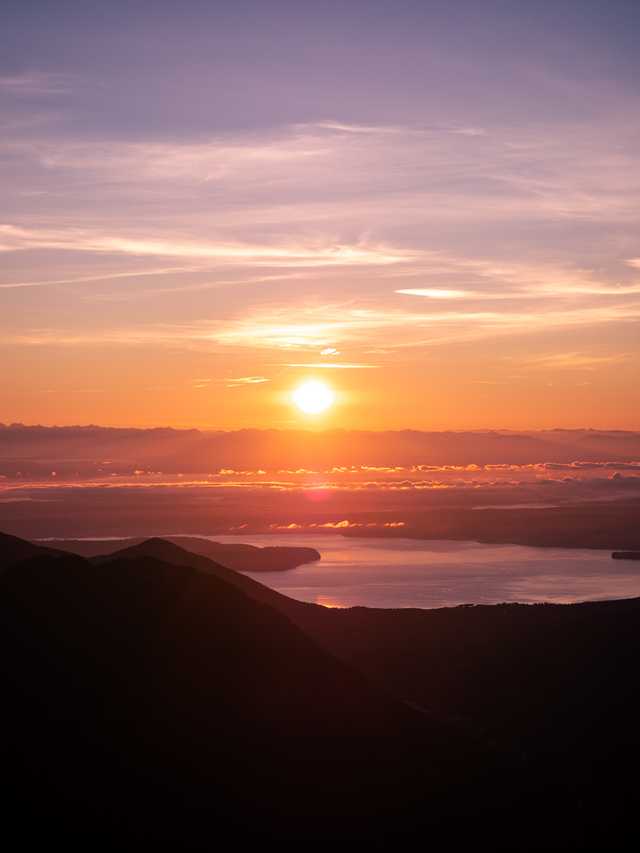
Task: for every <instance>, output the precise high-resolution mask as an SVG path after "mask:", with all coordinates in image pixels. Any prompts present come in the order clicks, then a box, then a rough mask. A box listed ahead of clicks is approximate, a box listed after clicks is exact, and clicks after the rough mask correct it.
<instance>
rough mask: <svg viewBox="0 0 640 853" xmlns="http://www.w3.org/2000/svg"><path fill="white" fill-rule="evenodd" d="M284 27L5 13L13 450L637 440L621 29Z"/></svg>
mask: <svg viewBox="0 0 640 853" xmlns="http://www.w3.org/2000/svg"><path fill="white" fill-rule="evenodd" d="M271 5H272V6H273V8H272V9H270V12H269V21H268V23H269V27H268V28H267V29H266V30H265V33H266V32H267V30H268V35H266V34H265V35H264V36H262V35H261V33H262V29H261V27H260V26H257V27H256V28H255V29H252V30H251V32H250V33H248V32H247V30H246V19H245V18H244V17H243V16H242V15H240V14H238V15H236V14H235V12H234V11H233V10H232V9H230V10H229V14H228V16H227V17H225V19H224V21H219V20H218V19H216V18H215V15H214V14H213V11H211V14H209V13H208V12H206V11H201V14H199V16H198V17H197V18H194V16H193V15H191V14H189V13H188V12H185V13H184V14H180V15H173V14H169V17H168V18H167V19H166V21H165V23H163V22H162V21H160V20H159V19H158V20H157V21H156V20H152V21H151V20H148V19H147V17H145V18H144V20H138V18H137V17H136V16H137V14H138V13H137V12H136V10H135V9H131V10H130V11H129V13H128V14H129V15H130V21H129V23H130V26H128V27H126V28H124V29H123V27H122V21H121V20H120V19H119V18H118V16H115V17H114V18H113V19H112V18H111V17H110V15H109V14H107V13H106V12H105V16H104V17H103V18H100V21H99V26H98V25H97V23H96V21H95V20H94V19H93V17H92V12H91V10H90V9H89V8H87V10H86V11H85V12H83V13H82V14H80V13H79V12H77V13H76V14H74V15H72V16H68V15H66V13H65V14H62V13H61V15H60V16H59V17H56V18H55V19H54V18H53V16H45V18H44V19H43V21H35V20H33V19H32V18H30V17H27V18H25V19H24V20H22V17H21V16H22V12H21V11H20V9H18V8H17V7H16V9H15V10H14V11H13V16H14V18H15V20H13V28H12V29H11V32H12V40H11V43H10V44H7V46H6V48H7V49H6V51H5V53H4V54H3V56H4V59H3V60H2V62H1V63H0V107H1V108H2V115H3V119H2V124H1V125H0V130H2V133H1V134H0V136H1V141H0V181H1V182H2V187H3V202H2V205H3V210H2V215H1V218H0V257H1V258H2V265H1V267H0V366H1V368H2V382H1V383H0V422H12V421H22V422H26V423H43V424H74V423H90V422H96V423H101V424H106V425H137V426H151V425H175V426H199V427H210V428H221V429H234V428H242V427H250V426H253V427H278V428H283V427H291V426H302V425H304V426H311V427H319V428H321V427H336V426H337V427H345V428H366V429H379V430H384V429H389V428H421V429H438V428H442V429H465V428H486V427H490V428H492V427H495V428H517V429H523V428H528V429H535V428H544V427H578V426H586V427H601V428H613V427H619V428H628V429H632V428H639V427H640V420H639V417H640V415H639V414H638V413H639V412H640V390H639V389H640V382H639V381H638V378H639V376H640V334H639V325H640V242H639V240H638V210H639V209H640V183H639V182H638V178H637V176H638V175H639V174H640V168H639V167H640V155H639V153H638V145H637V140H638V135H639V133H640V124H639V120H638V115H640V112H639V111H638V97H637V72H638V70H639V69H638V67H637V51H636V46H635V43H633V44H632V43H630V42H628V39H627V35H628V33H630V32H633V27H627V26H623V17H624V16H622V17H620V19H619V21H618V18H616V21H617V23H615V22H614V21H613V18H612V21H611V22H609V24H610V26H612V27H613V26H615V27H616V28H617V30H616V36H615V38H613V36H612V34H611V33H610V35H609V37H608V38H603V36H602V28H601V26H600V23H599V20H600V19H599V18H598V16H597V15H595V13H593V10H591V11H588V10H584V9H583V8H582V5H581V4H578V5H576V8H575V9H574V10H573V12H571V14H569V13H567V16H566V19H565V18H563V19H562V22H560V23H559V22H558V20H557V19H556V18H555V17H554V16H552V19H550V20H547V15H546V12H543V10H540V11H539V14H538V13H537V14H536V16H534V17H535V20H534V18H533V17H531V16H528V15H526V14H524V13H522V12H521V11H518V9H517V8H516V6H514V8H513V10H505V9H502V11H501V13H500V15H489V14H479V13H478V7H477V4H474V3H463V5H464V6H465V13H464V15H462V13H460V16H458V15H457V14H456V15H451V14H450V13H449V12H448V11H447V10H446V9H445V7H442V8H438V9H437V10H436V9H431V8H430V7H431V4H424V8H422V5H423V4H409V6H407V7H406V8H405V7H404V6H403V8H402V9H396V8H395V7H394V9H393V14H392V13H391V12H390V11H389V10H387V9H386V7H385V8H384V9H383V8H382V7H380V9H378V10H377V12H376V14H374V13H373V11H372V10H371V8H370V5H368V6H367V15H366V16H363V15H361V14H360V13H359V12H358V6H359V5H360V4H358V3H354V4H351V5H350V6H349V8H348V9H345V10H343V13H342V14H341V19H340V27H338V28H337V29H336V22H335V21H334V20H332V19H329V18H328V17H327V16H325V15H323V14H320V13H319V11H318V10H315V9H311V8H307V7H308V4H302V6H303V7H304V8H301V9H300V10H298V12H297V13H296V14H295V15H293V14H292V13H291V9H287V14H286V15H285V14H284V11H283V9H284V7H283V8H282V9H281V8H280V5H279V4H278V3H276V4H271ZM383 5H384V4H383ZM214 6H215V4H214ZM427 7H429V8H427ZM211 10H213V6H212V7H211ZM628 11H629V14H631V8H630V7H629V10H628ZM263 14H264V12H263V11H261V9H260V7H259V6H256V11H255V15H256V17H255V22H256V23H258V24H259V22H260V21H261V20H262V18H261V17H260V16H261V15H263ZM625 14H626V13H625ZM211 15H213V17H211ZM160 17H162V16H160ZM462 19H464V20H465V26H464V27H463V28H462V29H461V28H460V27H459V26H458V22H459V20H462ZM163 21H164V18H163ZM167 23H170V27H169V28H168V29H167V28H166V26H165V24H167ZM276 23H277V26H276ZM347 32H349V33H350V36H349V38H348V39H346V40H345V38H344V34H345V33H347ZM320 33H321V34H323V35H322V37H320V36H319V34H320ZM436 33H437V35H436ZM34 39H35V41H34ZM35 43H37V44H38V45H39V48H38V51H39V52H38V54H37V55H36V54H35V51H34V48H33V46H32V45H33V44H35ZM568 44H570V45H571V50H570V54H571V61H570V62H569V61H568V53H567V45H568ZM30 45H31V47H30ZM180 45H182V47H179V46H180ZM185 45H188V46H189V50H188V56H189V62H188V63H187V62H185V47H184V46H185ZM302 48H304V49H302ZM30 51H31V52H30ZM632 71H633V72H634V73H631V72H632ZM225 81H226V82H225ZM311 378H315V379H318V378H322V379H323V380H324V381H326V382H328V383H329V384H331V386H332V387H333V388H334V389H335V392H336V397H337V402H336V405H335V406H334V407H332V409H331V410H330V411H329V412H327V413H326V414H325V415H322V416H314V417H309V416H304V415H303V414H302V413H300V412H299V411H297V410H296V409H295V408H294V407H293V406H292V405H291V399H290V394H291V391H292V389H293V388H294V387H295V386H296V385H297V384H298V383H299V382H301V381H304V380H306V379H311Z"/></svg>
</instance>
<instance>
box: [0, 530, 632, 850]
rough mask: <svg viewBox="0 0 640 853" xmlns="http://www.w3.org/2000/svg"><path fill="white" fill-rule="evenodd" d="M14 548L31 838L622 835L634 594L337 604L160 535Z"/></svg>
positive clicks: (8, 611)
mask: <svg viewBox="0 0 640 853" xmlns="http://www.w3.org/2000/svg"><path fill="white" fill-rule="evenodd" d="M28 545H29V543H20V541H19V540H18V541H16V540H15V538H14V537H3V538H2V539H0V547H3V548H4V549H5V550H6V555H7V558H6V559H4V560H3V561H2V565H3V566H5V567H6V568H5V570H4V572H3V573H2V574H0V677H1V678H2V684H3V687H4V692H3V702H2V705H1V706H0V723H1V728H0V731H2V733H3V734H2V741H1V742H0V743H1V752H2V754H1V759H2V767H3V776H2V778H3V785H2V791H1V793H2V796H3V802H4V803H5V811H6V814H7V816H8V822H7V824H6V825H7V827H9V826H13V827H14V828H16V829H20V831H21V832H22V834H23V837H29V838H30V839H31V840H33V841H36V842H39V843H41V842H42V837H41V836H39V834H38V833H40V832H41V828H42V827H46V831H47V833H48V836H47V837H54V838H56V839H63V840H64V841H65V843H67V844H74V843H76V842H78V844H80V845H83V846H86V844H87V843H89V842H90V840H91V839H92V838H93V837H94V835H95V831H96V827H100V833H101V837H102V839H103V840H104V841H105V843H106V844H107V847H108V849H115V848H116V847H117V849H123V847H126V846H128V845H131V846H136V848H137V849H139V846H140V845H145V846H146V845H150V844H153V845H156V846H157V845H159V844H164V843H170V844H172V845H174V846H178V847H179V848H180V849H200V848H201V847H203V846H205V847H206V846H209V844H210V843H211V842H210V839H211V833H212V831H214V834H215V838H216V842H222V841H224V842H225V843H233V842H237V841H238V840H251V841H258V840H259V841H264V840H265V839H269V840H276V841H280V842H285V841H286V842H288V841H297V842H299V841H300V840H305V841H308V840H309V838H310V837H311V836H312V837H313V838H314V839H316V840H317V841H318V842H319V843H323V844H326V843H328V842H333V841H337V840H340V841H341V842H349V843H353V844H355V843H361V842H362V843H367V844H368V845H372V846H376V845H382V846H389V845H393V844H403V845H404V844H409V843H412V844H414V843H416V839H425V838H428V839H429V840H430V841H431V842H432V843H434V844H437V845H440V846H442V845H443V844H445V843H448V844H449V845H450V844H451V839H452V833H454V836H455V840H456V842H460V844H463V843H464V844H466V846H468V845H469V844H471V843H479V842H480V840H483V841H487V842H488V841H490V842H491V843H492V845H493V847H494V849H505V850H514V849H518V850H540V849H563V850H583V849H604V847H607V845H609V847H610V849H628V844H627V842H628V840H629V839H630V838H634V837H637V829H636V827H635V821H634V815H635V814H636V813H637V806H638V805H639V803H638V793H637V786H636V785H635V784H634V783H633V773H634V769H635V767H636V766H637V762H638V759H639V758H640V746H639V736H638V734H637V719H638V715H639V714H640V691H639V690H638V679H637V675H636V671H637V665H636V662H637V659H638V653H640V635H639V632H638V630H637V625H638V617H639V616H640V600H629V601H617V602H616V601H614V602H599V603H593V604H584V605H539V606H524V605H502V606H486V607H459V608H449V609H440V610H432V611H420V610H404V611H392V610H387V611H381V610H370V609H367V608H352V609H350V610H332V609H326V608H323V607H319V606H317V605H313V604H304V603H302V602H297V601H292V600H291V599H288V598H286V596H283V595H280V594H278V593H276V592H274V591H273V590H270V589H268V588H267V587H264V586H263V585H261V584H259V583H258V582H256V581H255V580H253V579H252V578H249V577H247V576H246V575H243V574H241V573H239V572H235V571H233V570H232V569H229V568H227V567H226V566H222V565H219V564H217V563H215V562H213V561H212V560H209V559H208V558H206V557H203V556H201V555H197V554H192V553H190V552H188V551H187V550H185V549H184V548H181V547H179V546H178V545H176V544H174V543H172V542H167V541H165V540H162V539H158V538H153V539H149V540H145V541H143V542H141V543H139V544H137V545H134V546H130V547H128V548H125V549H121V550H120V551H119V552H115V553H114V554H112V555H110V556H100V557H96V558H93V559H91V560H86V559H84V558H81V557H77V556H74V555H71V554H63V555H59V554H56V553H53V554H47V553H45V554H44V555H42V554H41V555H40V556H35V557H34V556H31V554H32V550H31V549H30V548H29V547H27V546H28ZM44 550H45V551H46V549H44ZM19 553H23V554H25V555H26V557H27V558H26V559H24V560H22V561H18V560H17V559H16V555H17V554H19ZM2 557H3V553H2V551H0V559H2ZM534 816H535V820H533V817H534ZM7 832H8V829H7ZM25 833H26V836H25ZM553 845H555V847H554V846H553ZM592 845H593V846H592Z"/></svg>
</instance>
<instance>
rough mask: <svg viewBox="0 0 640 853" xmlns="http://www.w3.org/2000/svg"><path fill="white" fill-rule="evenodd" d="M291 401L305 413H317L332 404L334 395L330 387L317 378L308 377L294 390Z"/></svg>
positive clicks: (324, 410)
mask: <svg viewBox="0 0 640 853" xmlns="http://www.w3.org/2000/svg"><path fill="white" fill-rule="evenodd" d="M291 396H292V398H293V402H294V403H295V404H296V406H297V407H298V408H299V409H300V411H302V412H304V413H305V414H307V415H319V414H320V413H321V412H326V410H327V409H328V408H329V407H330V406H332V405H333V403H334V400H335V395H334V393H333V391H332V390H331V388H329V386H328V385H326V384H325V383H324V382H319V381H318V380H317V379H310V380H308V381H307V382H303V383H302V385H298V387H297V388H296V389H295V390H294V392H293V394H292V395H291Z"/></svg>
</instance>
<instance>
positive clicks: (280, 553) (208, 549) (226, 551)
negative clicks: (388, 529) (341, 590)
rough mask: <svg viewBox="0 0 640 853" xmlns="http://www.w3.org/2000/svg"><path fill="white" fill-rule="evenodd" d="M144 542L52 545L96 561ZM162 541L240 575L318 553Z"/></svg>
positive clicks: (188, 539)
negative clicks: (95, 558)
mask: <svg viewBox="0 0 640 853" xmlns="http://www.w3.org/2000/svg"><path fill="white" fill-rule="evenodd" d="M145 541H147V540H145V539H143V538H135V537H131V538H125V539H122V540H116V541H113V540H112V541H110V540H108V539H102V540H100V539H61V540H56V541H55V542H54V545H55V547H56V549H58V550H62V551H69V552H71V553H72V554H78V555H80V556H82V557H97V556H103V555H106V554H110V553H112V552H113V551H114V550H116V549H118V550H122V549H124V548H130V547H132V546H135V545H140V544H142V543H143V542H145ZM163 541H164V542H172V543H173V544H175V545H179V546H180V547H181V548H184V549H186V550H188V551H190V552H191V553H192V554H199V555H200V556H202V557H208V558H209V559H210V560H214V561H216V562H219V563H221V564H222V565H223V566H227V567H228V568H230V569H235V570H236V571H240V572H282V571H287V570H289V569H294V568H296V566H300V565H302V564H304V563H313V562H315V561H316V560H319V559H320V553H319V552H318V551H316V549H315V548H301V547H297V546H281V545H279V546H275V547H273V546H264V547H257V546H255V545H246V544H243V543H222V542H212V541H211V540H210V539H204V538H202V537H199V536H166V537H163Z"/></svg>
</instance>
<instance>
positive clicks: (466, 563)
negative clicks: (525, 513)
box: [209, 534, 640, 607]
mask: <svg viewBox="0 0 640 853" xmlns="http://www.w3.org/2000/svg"><path fill="white" fill-rule="evenodd" d="M209 538H211V539H215V540H216V541H218V542H247V543H250V544H252V545H306V546H310V547H312V548H316V549H317V550H318V551H319V552H320V553H321V554H322V559H321V560H320V561H319V562H316V563H310V564H308V565H306V566H299V567H298V568H297V569H293V570H291V571H288V572H259V573H258V572H256V573H251V576H252V577H254V578H255V579H256V580H258V581H260V583H263V584H265V585H267V586H270V587H272V588H273V589H275V590H278V591H279V592H282V593H284V594H285V595H288V596H290V597H291V598H297V599H299V600H301V601H312V602H315V603H316V604H323V605H325V606H328V607H354V606H356V605H363V606H365V607H448V606H453V605H457V604H496V603H499V602H506V601H519V602H525V603H533V602H540V601H549V602H556V603H569V602H574V601H587V600H591V601H593V600H598V599H607V598H631V597H634V596H640V563H638V562H633V561H627V560H612V559H611V552H610V551H593V550H586V549H577V548H529V547H524V546H520V545H483V544H480V543H477V542H455V541H449V540H446V541H424V540H415V539H378V538H364V537H363V538H361V539H360V538H358V539H354V538H346V537H342V536H339V535H333V534H327V535H321V534H315V535H295V536H293V535H283V536H277V535H264V536H242V537H238V536H211V537H209Z"/></svg>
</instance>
